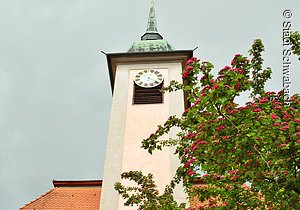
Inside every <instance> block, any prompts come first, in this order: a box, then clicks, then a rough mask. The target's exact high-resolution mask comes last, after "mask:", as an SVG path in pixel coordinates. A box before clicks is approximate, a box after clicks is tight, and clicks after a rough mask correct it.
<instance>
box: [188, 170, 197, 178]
mask: <svg viewBox="0 0 300 210" xmlns="http://www.w3.org/2000/svg"><path fill="white" fill-rule="evenodd" d="M193 174H196V172H195V171H193V170H192V169H189V170H188V171H187V175H189V176H191V175H193Z"/></svg>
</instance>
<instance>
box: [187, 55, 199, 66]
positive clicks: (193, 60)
mask: <svg viewBox="0 0 300 210" xmlns="http://www.w3.org/2000/svg"><path fill="white" fill-rule="evenodd" d="M197 61H198V59H197V58H196V57H191V58H190V59H189V60H188V61H187V62H186V65H187V66H188V65H190V64H191V63H195V62H197Z"/></svg>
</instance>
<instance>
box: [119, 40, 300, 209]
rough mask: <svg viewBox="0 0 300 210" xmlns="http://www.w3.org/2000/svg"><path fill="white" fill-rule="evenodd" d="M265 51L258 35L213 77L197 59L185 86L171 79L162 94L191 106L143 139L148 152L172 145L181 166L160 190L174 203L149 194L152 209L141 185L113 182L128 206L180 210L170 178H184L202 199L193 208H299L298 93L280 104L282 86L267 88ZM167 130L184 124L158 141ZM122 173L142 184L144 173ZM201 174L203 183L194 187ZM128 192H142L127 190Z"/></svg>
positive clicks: (188, 66)
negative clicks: (174, 94) (181, 95)
mask: <svg viewBox="0 0 300 210" xmlns="http://www.w3.org/2000/svg"><path fill="white" fill-rule="evenodd" d="M296 37H297V36H296ZM298 38H299V37H298ZM295 40H297V39H295ZM298 40H299V39H298ZM295 49H296V48H294V50H295ZM263 51H264V46H263V44H262V42H261V40H255V42H254V44H253V45H252V49H251V50H250V51H249V54H250V56H251V59H249V58H247V57H245V56H243V55H240V54H238V55H235V56H234V58H233V60H232V62H231V65H230V66H225V67H224V68H223V69H221V70H220V71H219V73H218V76H217V77H216V78H215V77H214V76H213V75H212V74H211V70H212V69H213V65H212V64H211V63H209V62H200V61H199V60H198V59H196V58H191V59H190V60H189V61H188V62H187V64H186V69H185V71H184V72H183V75H182V76H183V79H184V84H181V83H179V82H176V81H172V82H171V84H170V86H169V87H167V88H165V91H177V90H183V91H185V92H186V93H187V100H188V102H189V103H190V104H191V106H190V107H189V108H188V109H187V110H185V111H184V113H183V114H182V116H181V117H177V116H171V117H170V118H169V119H168V120H167V122H166V123H165V124H164V125H162V126H159V127H158V129H157V131H156V132H155V133H153V134H151V135H150V137H149V138H148V139H145V140H143V141H142V147H143V148H144V149H147V150H148V152H149V153H152V152H153V151H154V150H161V149H162V147H164V146H174V147H176V153H175V154H176V155H178V157H179V159H180V161H181V165H180V166H179V168H178V169H177V172H176V175H175V177H174V180H173V181H172V183H171V185H170V186H168V188H167V189H168V190H166V192H165V194H164V195H165V196H166V198H168V199H169V202H167V203H169V204H170V205H171V204H172V205H173V206H172V208H171V207H170V208H168V207H169V206H168V205H169V204H168V205H167V207H162V206H163V205H160V206H159V205H158V203H159V202H158V200H159V199H162V200H164V199H165V198H164V197H161V196H160V197H159V196H154V197H155V199H154V200H156V201H155V202H156V204H157V206H156V208H147V207H146V205H144V204H145V203H146V202H148V201H149V200H148V199H144V200H143V199H142V198H145V197H147V193H145V192H144V191H143V189H145V188H143V187H140V188H138V187H137V188H126V187H124V186H122V185H121V184H120V183H118V184H117V185H116V189H117V190H118V191H119V193H120V194H121V195H122V196H123V197H124V198H126V199H128V203H127V205H133V204H137V205H139V207H140V208H141V209H184V207H183V205H182V206H179V205H177V203H176V202H175V201H173V197H172V189H173V186H174V183H175V182H179V181H183V184H184V186H185V190H186V192H187V193H188V195H189V197H190V198H197V199H198V200H199V201H201V202H203V201H206V202H205V205H204V204H203V205H200V206H197V209H205V208H214V209H300V157H299V153H300V113H299V105H300V97H299V96H298V95H295V96H293V97H291V98H290V99H289V100H288V101H284V97H283V96H284V95H283V91H280V92H278V93H275V92H266V91H265V90H264V86H265V83H266V81H267V80H268V79H270V77H271V69H270V68H266V69H263V67H262V65H263V59H262V55H261V54H262V52H263ZM199 74H201V75H202V77H201V79H200V81H199V80H198V79H197V78H198V75H199ZM243 92H249V94H250V96H249V98H250V100H249V102H247V103H246V105H244V106H240V105H238V104H237V103H236V98H237V97H238V96H240V94H241V93H243ZM172 127H179V128H180V129H181V132H179V133H178V134H177V138H176V139H168V140H163V141H162V140H158V138H159V137H161V136H162V135H163V134H165V133H168V132H169V131H170V129H171V128H172ZM131 173H132V172H131ZM124 175H125V176H124ZM133 177H134V178H133ZM123 178H130V179H131V180H134V181H136V182H137V183H138V184H139V183H141V182H139V181H138V180H144V179H143V178H145V176H143V175H142V174H133V173H132V174H128V173H125V174H123ZM150 178H151V177H150ZM199 179H201V181H202V182H204V183H206V184H207V185H208V187H206V188H203V187H202V188H200V187H192V184H191V183H193V181H195V180H199ZM151 183H152V185H151V186H152V187H155V185H154V182H151ZM148 189H149V188H148ZM134 190H135V191H134ZM128 191H131V192H132V191H134V192H135V193H136V192H139V193H137V194H134V193H133V194H134V195H130V194H128ZM149 192H151V190H150V191H148V193H149ZM155 192H157V191H155ZM150 194H151V193H150ZM132 196H136V197H134V198H135V199H132Z"/></svg>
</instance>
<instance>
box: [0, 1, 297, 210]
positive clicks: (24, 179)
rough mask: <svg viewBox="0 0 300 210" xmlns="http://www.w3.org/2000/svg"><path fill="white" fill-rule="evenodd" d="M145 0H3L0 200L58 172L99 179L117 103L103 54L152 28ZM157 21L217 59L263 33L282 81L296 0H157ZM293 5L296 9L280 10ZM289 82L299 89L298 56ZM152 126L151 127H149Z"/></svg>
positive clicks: (179, 42) (15, 197)
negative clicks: (286, 27)
mask: <svg viewBox="0 0 300 210" xmlns="http://www.w3.org/2000/svg"><path fill="white" fill-rule="evenodd" d="M149 5H150V2H149V0H127V1H124V0H118V1H115V0H0V189H1V190H0V209H3V210H4V209H5V210H10V209H12V210H13V209H18V208H19V207H21V206H23V205H24V204H26V203H28V202H29V201H31V200H33V199H35V198H37V197H38V196H40V195H41V194H43V193H45V192H47V191H48V190H50V189H51V188H52V183H51V181H52V179H59V180H61V179H71V180H78V179H101V178H102V170H103V159H104V151H105V145H106V138H107V129H108V122H109V114H110V107H111V97H112V95H111V90H110V84H109V76H108V69H107V63H106V57H105V56H104V55H103V54H102V53H101V52H100V51H101V50H103V51H105V52H124V51H127V50H128V49H129V47H130V45H131V44H132V42H133V41H136V40H138V39H139V38H140V36H141V35H142V34H143V33H144V32H145V30H146V23H147V18H148V12H149ZM155 8H156V17H157V22H158V30H159V32H160V33H161V35H162V36H164V38H165V39H166V40H168V41H169V42H170V43H171V44H172V46H174V47H175V48H176V49H194V48H195V47H199V48H198V49H197V50H196V51H195V55H196V56H197V57H199V58H200V59H202V60H208V61H211V62H212V63H214V64H215V67H216V69H220V68H222V67H223V66H225V65H228V64H230V61H231V59H232V57H233V56H234V55H235V54H237V53H242V54H245V53H246V52H247V51H248V49H250V47H251V44H252V43H253V40H254V39H256V38H261V39H263V42H264V44H265V48H266V53H265V54H264V58H265V66H266V67H267V66H270V67H272V69H273V78H272V80H271V81H270V82H269V83H268V89H270V90H275V91H278V90H280V89H282V50H283V47H282V39H281V37H282V30H283V21H285V20H287V21H290V22H291V23H292V28H293V29H294V30H300V1H299V0H286V1H280V0H277V1H275V0H265V1H261V0H251V1H241V0H228V1H217V0H214V1H213V0H210V1H209V0H186V1H174V0H157V1H156V2H155ZM286 9H290V10H291V12H292V14H293V15H292V18H290V19H286V18H284V17H283V11H284V10H286ZM291 59H292V66H291V71H290V74H291V78H292V86H291V92H292V93H296V92H300V84H299V78H300V73H299V71H300V61H299V60H298V59H297V57H295V56H293V57H292V58H291ZM149 132H151V131H149Z"/></svg>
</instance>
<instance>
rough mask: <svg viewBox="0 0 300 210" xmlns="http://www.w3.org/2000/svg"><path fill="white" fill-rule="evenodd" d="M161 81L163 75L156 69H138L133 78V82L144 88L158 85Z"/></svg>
mask: <svg viewBox="0 0 300 210" xmlns="http://www.w3.org/2000/svg"><path fill="white" fill-rule="evenodd" d="M162 81H163V76H162V74H161V73H160V72H159V71H156V70H153V69H151V70H143V71H140V72H139V73H138V74H137V75H136V76H135V78H134V82H135V84H137V85H138V86H141V87H144V88H151V87H155V86H157V85H159V84H160V83H162Z"/></svg>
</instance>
